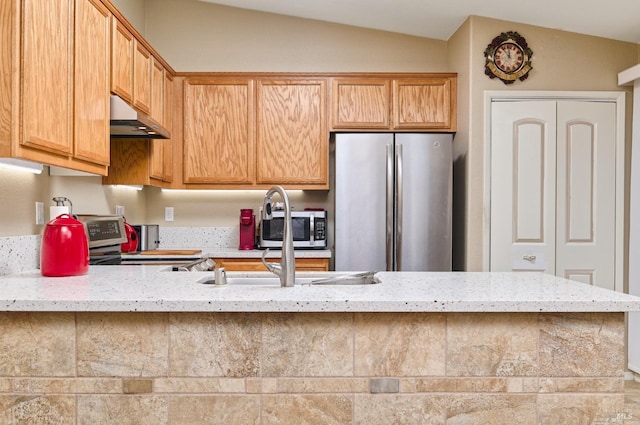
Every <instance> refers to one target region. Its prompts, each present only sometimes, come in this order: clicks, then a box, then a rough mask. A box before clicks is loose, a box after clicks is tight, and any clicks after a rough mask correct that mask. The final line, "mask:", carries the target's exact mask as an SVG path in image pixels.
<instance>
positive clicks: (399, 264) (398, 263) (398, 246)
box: [395, 144, 403, 271]
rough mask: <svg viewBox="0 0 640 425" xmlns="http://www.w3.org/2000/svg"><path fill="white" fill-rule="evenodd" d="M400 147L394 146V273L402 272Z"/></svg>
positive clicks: (401, 160) (401, 163) (401, 156)
mask: <svg viewBox="0 0 640 425" xmlns="http://www.w3.org/2000/svg"><path fill="white" fill-rule="evenodd" d="M402 167H403V155H402V145H401V144H398V145H396V190H395V192H396V243H395V245H396V259H395V260H396V261H395V263H396V268H395V270H396V271H401V270H402V203H403V195H402V183H403V169H402Z"/></svg>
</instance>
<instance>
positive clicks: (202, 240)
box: [0, 227, 239, 276]
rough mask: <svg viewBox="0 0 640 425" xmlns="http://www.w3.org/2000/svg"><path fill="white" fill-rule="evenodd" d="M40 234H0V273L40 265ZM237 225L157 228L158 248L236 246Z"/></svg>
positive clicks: (21, 270)
mask: <svg viewBox="0 0 640 425" xmlns="http://www.w3.org/2000/svg"><path fill="white" fill-rule="evenodd" d="M41 240H42V236H41V235H29V236H11V237H0V253H2V255H0V276H3V275H9V274H14V273H21V272H24V271H28V270H35V269H38V268H39V267H40V244H41ZM238 243H239V234H238V227H160V248H163V249H166V248H237V247H238Z"/></svg>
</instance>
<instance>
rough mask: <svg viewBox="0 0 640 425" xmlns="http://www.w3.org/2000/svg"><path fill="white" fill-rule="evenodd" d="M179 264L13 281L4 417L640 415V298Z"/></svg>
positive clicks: (574, 288)
mask: <svg viewBox="0 0 640 425" xmlns="http://www.w3.org/2000/svg"><path fill="white" fill-rule="evenodd" d="M164 269H165V267H162V266H127V267H109V266H102V267H100V266H92V267H91V270H90V272H89V274H88V275H86V276H76V277H70V278H43V277H41V276H40V275H39V273H38V271H34V272H26V273H21V274H17V275H10V276H2V277H0V288H1V291H0V311H2V313H0V316H2V317H1V318H0V319H1V320H0V330H1V332H0V423H7V424H18V423H27V422H29V421H33V422H34V423H63V424H67V423H69V424H74V423H77V424H79V425H80V424H101V423H105V424H106V423H109V424H111V423H118V424H129V423H131V424H133V423H135V424H143V425H145V424H153V425H158V424H171V425H173V424H219V423H225V424H243V425H244V424H265V425H266V424H367V425H369V424H374V425H375V424H389V423H397V424H513V423H518V424H554V425H555V424H563V425H566V424H605V423H606V424H616V423H618V424H622V423H623V421H624V418H625V416H626V413H625V412H624V396H623V383H624V382H623V379H624V376H623V375H624V370H625V367H624V361H625V352H624V338H625V326H624V320H625V317H624V312H626V311H639V310H640V298H637V297H632V296H628V295H625V294H621V293H617V292H612V291H608V290H604V289H599V288H594V287H590V286H587V285H584V284H582V283H578V282H571V281H567V280H564V279H560V278H555V277H553V276H548V275H544V274H541V273H411V272H402V273H386V272H384V273H378V274H377V276H378V278H379V279H380V281H381V283H379V284H373V285H354V286H341V285H311V286H307V285H304V286H296V287H293V288H280V287H278V286H276V285H264V284H263V285H260V284H256V285H238V286H234V285H228V286H226V287H216V286H213V285H203V284H201V283H198V281H199V280H201V279H202V274H201V273H197V272H167V271H163V270H164ZM208 274H209V275H210V274H211V273H208ZM298 275H302V273H298ZM230 276H232V274H230Z"/></svg>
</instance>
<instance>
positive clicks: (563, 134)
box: [556, 101, 616, 290]
mask: <svg viewBox="0 0 640 425" xmlns="http://www.w3.org/2000/svg"><path fill="white" fill-rule="evenodd" d="M615 125H616V105H615V104H614V103H606V102H569V101H564V102H558V149H557V155H558V167H557V168H558V172H557V178H558V183H557V188H558V194H557V208H558V215H557V241H556V275H558V276H561V277H565V278H567V279H572V280H579V281H582V282H585V283H589V284H591V285H596V284H597V286H601V287H605V288H608V289H611V290H613V289H615V288H614V283H615V269H614V266H615V206H616V191H615V183H616V182H615V177H616V173H615V161H616V158H615V152H616V149H615V147H616V139H615V135H616V127H615Z"/></svg>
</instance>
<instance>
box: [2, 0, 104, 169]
mask: <svg viewBox="0 0 640 425" xmlns="http://www.w3.org/2000/svg"><path fill="white" fill-rule="evenodd" d="M16 3H17V4H18V8H15V5H16ZM16 13H18V14H20V19H16V15H15V14H16ZM0 17H1V18H0V19H1V20H2V30H0V31H2V35H3V37H2V43H3V44H2V48H1V49H0V50H2V53H1V54H0V61H2V64H1V65H0V67H1V68H2V69H3V72H2V74H0V105H2V107H1V108H0V114H1V115H0V127H1V129H2V130H1V131H0V133H1V134H0V137H1V138H2V139H1V140H0V156H2V157H14V158H21V159H27V160H31V161H36V162H40V163H43V164H49V165H56V166H60V167H66V168H70V169H75V170H79V171H87V172H91V173H97V174H106V170H107V169H106V165H107V164H108V162H109V155H108V146H109V145H108V144H109V136H108V134H109V133H108V126H109V115H108V93H109V92H108V82H109V72H108V70H109V56H108V49H109V29H108V28H109V19H110V12H109V11H108V10H107V9H106V8H105V7H104V5H103V4H102V3H101V2H100V1H99V0H65V1H55V2H52V1H49V0H29V1H22V2H8V1H7V2H1V3H0ZM16 70H17V72H16ZM4 71H8V72H4ZM105 83H106V84H105ZM105 88H107V91H105ZM14 90H17V91H14Z"/></svg>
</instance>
